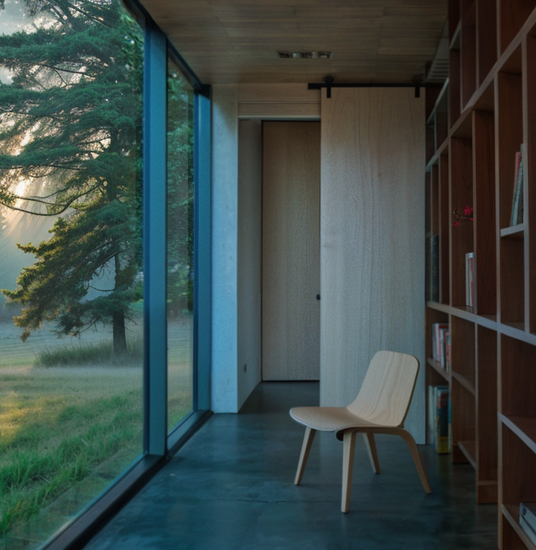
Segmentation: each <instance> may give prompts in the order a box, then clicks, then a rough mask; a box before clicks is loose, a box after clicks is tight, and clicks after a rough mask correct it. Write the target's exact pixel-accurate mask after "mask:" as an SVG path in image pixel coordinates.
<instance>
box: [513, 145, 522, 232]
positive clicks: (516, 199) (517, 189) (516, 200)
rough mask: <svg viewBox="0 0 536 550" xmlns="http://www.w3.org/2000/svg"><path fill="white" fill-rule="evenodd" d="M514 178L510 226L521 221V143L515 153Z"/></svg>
mask: <svg viewBox="0 0 536 550" xmlns="http://www.w3.org/2000/svg"><path fill="white" fill-rule="evenodd" d="M515 162H516V163H515V166H516V169H515V178H514V196H513V198H512V215H511V216H510V226H513V225H518V224H520V223H523V145H522V146H521V150H520V151H518V152H517V153H516V161H515Z"/></svg>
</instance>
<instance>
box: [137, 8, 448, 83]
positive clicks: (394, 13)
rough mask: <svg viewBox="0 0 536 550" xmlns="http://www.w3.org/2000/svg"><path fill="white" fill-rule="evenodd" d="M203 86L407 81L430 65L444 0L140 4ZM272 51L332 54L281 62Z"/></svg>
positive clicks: (422, 72) (436, 42) (439, 29)
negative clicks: (327, 78) (329, 80)
mask: <svg viewBox="0 0 536 550" xmlns="http://www.w3.org/2000/svg"><path fill="white" fill-rule="evenodd" d="M142 2H143V4H144V6H145V7H146V9H147V10H148V11H149V13H150V14H151V16H152V17H153V18H154V20H155V21H156V22H157V23H158V25H159V26H160V27H161V28H162V29H163V31H164V32H165V33H166V34H167V36H168V37H169V38H170V40H171V42H172V43H173V44H174V45H175V47H176V48H177V50H178V51H179V53H180V54H181V55H182V57H183V58H184V59H185V60H186V62H187V63H188V64H189V65H190V67H191V68H192V69H193V70H194V72H195V73H196V74H197V76H198V77H199V78H200V79H201V81H202V82H204V83H206V84H216V83H219V84H223V83H297V82H322V80H323V78H324V77H325V76H326V75H332V76H333V77H334V78H335V82H339V83H343V82H348V83H373V84H379V83H411V82H412V79H413V78H414V77H415V76H418V75H424V74H425V70H426V65H427V64H428V63H430V62H431V61H432V58H433V56H434V52H435V50H436V47H437V44H438V42H439V39H440V36H441V31H442V29H443V25H444V23H445V20H446V17H447V0H142ZM279 51H288V52H310V51H313V52H318V51H331V52H333V57H332V58H331V59H303V58H299V59H294V58H291V59H281V58H280V57H279V56H278V52H279Z"/></svg>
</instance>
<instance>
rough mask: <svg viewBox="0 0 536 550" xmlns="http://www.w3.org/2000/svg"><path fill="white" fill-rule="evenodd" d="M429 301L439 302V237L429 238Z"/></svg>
mask: <svg viewBox="0 0 536 550" xmlns="http://www.w3.org/2000/svg"><path fill="white" fill-rule="evenodd" d="M430 300H431V301H432V302H439V235H432V236H431V237H430Z"/></svg>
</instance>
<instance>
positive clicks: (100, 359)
mask: <svg viewBox="0 0 536 550" xmlns="http://www.w3.org/2000/svg"><path fill="white" fill-rule="evenodd" d="M142 357H143V345H142V342H141V341H137V342H136V343H134V344H130V346H129V348H128V350H127V351H126V352H125V353H122V354H117V353H114V350H113V345H112V343H111V342H99V343H94V344H78V345H71V346H64V347H52V348H48V347H47V348H45V349H43V350H41V351H39V352H37V359H36V364H37V365H39V366H43V367H61V366H64V367H73V366H80V365H114V366H124V365H132V364H140V362H141V360H142Z"/></svg>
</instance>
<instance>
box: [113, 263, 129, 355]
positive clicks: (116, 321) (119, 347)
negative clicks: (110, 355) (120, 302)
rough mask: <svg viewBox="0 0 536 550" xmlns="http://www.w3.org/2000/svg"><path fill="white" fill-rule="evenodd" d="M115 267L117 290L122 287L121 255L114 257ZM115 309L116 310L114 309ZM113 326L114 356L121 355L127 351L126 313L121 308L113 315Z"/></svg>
mask: <svg viewBox="0 0 536 550" xmlns="http://www.w3.org/2000/svg"><path fill="white" fill-rule="evenodd" d="M114 267H115V290H117V289H118V288H120V287H121V261H120V259H119V254H116V255H115V257H114ZM114 309H115V308H114ZM112 325H113V347H114V355H115V356H117V355H121V354H123V353H126V351H127V334H126V326H125V311H124V310H123V309H122V308H121V309H120V310H115V311H114V312H113V314H112Z"/></svg>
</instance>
